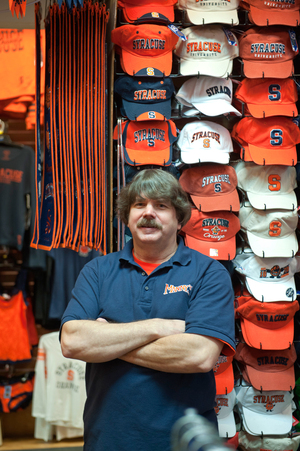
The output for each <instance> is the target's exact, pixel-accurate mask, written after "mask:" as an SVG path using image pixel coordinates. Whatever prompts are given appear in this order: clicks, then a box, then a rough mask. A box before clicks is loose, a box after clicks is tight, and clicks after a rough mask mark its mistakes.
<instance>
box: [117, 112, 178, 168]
mask: <svg viewBox="0 0 300 451" xmlns="http://www.w3.org/2000/svg"><path fill="white" fill-rule="evenodd" d="M113 138H114V139H115V140H117V139H118V129H117V126H116V127H115V129H114V136H113ZM122 138H123V147H124V158H125V161H126V163H128V164H129V165H131V166H139V165H147V164H154V165H159V166H170V164H171V163H172V144H173V143H174V142H175V141H176V139H177V132H176V125H175V123H174V122H173V121H170V120H166V121H152V120H150V121H125V122H123V123H122Z"/></svg>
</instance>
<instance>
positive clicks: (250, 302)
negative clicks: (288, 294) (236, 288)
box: [235, 296, 299, 350]
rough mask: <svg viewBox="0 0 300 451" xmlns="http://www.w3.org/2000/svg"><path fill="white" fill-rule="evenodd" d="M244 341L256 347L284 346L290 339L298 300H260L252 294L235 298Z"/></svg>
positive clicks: (288, 344)
mask: <svg viewBox="0 0 300 451" xmlns="http://www.w3.org/2000/svg"><path fill="white" fill-rule="evenodd" d="M236 301H237V304H238V307H237V308H236V310H235V313H236V318H239V319H240V324H241V329H242V334H243V337H244V340H245V342H246V343H247V344H248V345H249V346H251V347H252V348H256V349H268V350H278V349H287V348H289V347H290V346H291V344H292V343H293V340H294V316H295V313H296V312H297V311H298V310H299V303H298V301H292V302H289V301H277V302H260V301H258V300H256V299H254V298H253V297H251V296H250V297H249V296H240V297H238V298H236Z"/></svg>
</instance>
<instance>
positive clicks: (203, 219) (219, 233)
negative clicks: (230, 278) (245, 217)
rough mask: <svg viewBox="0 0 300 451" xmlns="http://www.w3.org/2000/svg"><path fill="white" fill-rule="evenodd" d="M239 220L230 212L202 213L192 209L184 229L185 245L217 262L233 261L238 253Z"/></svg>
mask: <svg viewBox="0 0 300 451" xmlns="http://www.w3.org/2000/svg"><path fill="white" fill-rule="evenodd" d="M239 229H240V221H239V218H238V217H237V216H236V215H235V214H234V213H231V212H229V211H212V212H206V213H204V212H202V211H199V210H198V209H196V208H192V215H191V218H190V219H189V221H188V222H187V224H185V226H184V227H182V229H181V230H182V232H183V233H184V241H185V244H186V245H187V246H188V247H190V248H191V249H195V250H197V251H199V252H201V253H202V254H205V255H208V256H209V257H211V258H214V259H216V260H232V259H233V258H234V257H235V253H236V238H235V235H236V233H237V232H238V231H239Z"/></svg>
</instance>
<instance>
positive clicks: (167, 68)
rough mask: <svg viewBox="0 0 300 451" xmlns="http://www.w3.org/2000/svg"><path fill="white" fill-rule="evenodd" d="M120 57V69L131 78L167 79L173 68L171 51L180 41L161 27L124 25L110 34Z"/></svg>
mask: <svg viewBox="0 0 300 451" xmlns="http://www.w3.org/2000/svg"><path fill="white" fill-rule="evenodd" d="M111 40H112V42H113V43H114V44H116V52H117V53H119V54H120V62H121V66H122V68H123V70H124V72H126V73H127V74H128V75H133V76H140V77H143V76H151V77H165V76H168V75H170V73H171V71H172V64H173V54H172V50H173V49H174V48H175V45H176V43H177V41H178V36H176V35H175V33H173V32H172V31H171V30H170V29H169V28H168V27H166V26H161V25H151V24H142V25H131V24H127V25H122V26H121V27H117V28H115V29H114V30H112V32H111Z"/></svg>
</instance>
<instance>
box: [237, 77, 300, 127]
mask: <svg viewBox="0 0 300 451" xmlns="http://www.w3.org/2000/svg"><path fill="white" fill-rule="evenodd" d="M236 100H238V101H236ZM297 100H298V92H297V85H296V82H295V81H294V80H293V79H292V78H244V79H243V80H242V81H241V83H240V84H239V85H238V87H237V89H236V91H235V94H234V104H235V106H236V107H237V108H238V109H239V110H240V111H241V109H242V103H241V102H243V103H245V107H246V111H245V110H244V114H247V113H250V114H251V115H252V116H254V117H257V118H263V117H269V116H292V117H295V116H297V115H298V110H297V106H296V102H297Z"/></svg>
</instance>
